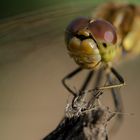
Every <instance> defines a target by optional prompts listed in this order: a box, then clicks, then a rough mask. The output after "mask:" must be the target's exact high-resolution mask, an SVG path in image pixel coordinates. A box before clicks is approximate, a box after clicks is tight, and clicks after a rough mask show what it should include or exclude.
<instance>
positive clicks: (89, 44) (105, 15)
mask: <svg viewBox="0 0 140 140" xmlns="http://www.w3.org/2000/svg"><path fill="white" fill-rule="evenodd" d="M139 32H140V11H139V9H138V7H136V6H135V5H133V4H115V3H112V2H111V3H108V4H104V5H102V6H100V7H99V8H97V10H96V12H95V13H94V17H92V18H89V17H78V18H76V19H74V20H73V21H72V22H71V23H70V24H69V25H68V26H67V28H66V30H65V42H66V46H67V51H68V54H69V55H70V57H71V58H73V59H74V61H75V62H76V63H77V64H78V65H79V67H78V68H76V69H75V70H74V71H72V72H70V73H69V74H67V75H66V76H65V77H64V78H63V79H62V83H63V85H64V87H65V88H66V89H67V90H68V91H69V92H70V93H71V94H72V95H73V96H77V93H76V92H75V91H74V90H73V89H72V88H71V87H70V86H69V85H68V81H69V80H70V79H72V78H73V77H75V76H76V75H77V74H79V73H80V72H81V71H82V70H84V69H88V70H89V72H88V74H87V77H86V79H84V81H83V85H82V86H81V88H80V93H82V91H83V92H84V91H85V90H86V89H87V87H88V85H89V84H90V81H91V79H92V78H93V77H94V76H95V73H97V74H96V76H97V79H96V84H95V85H94V86H93V90H95V89H98V90H105V89H109V90H110V91H111V94H112V97H113V102H114V106H115V111H116V112H123V105H122V100H121V95H120V90H118V88H119V87H122V86H124V85H125V80H124V78H123V77H122V76H121V75H120V74H119V73H118V72H117V70H116V69H115V68H114V67H113V64H114V63H116V62H119V61H121V60H122V59H127V58H129V57H130V56H131V57H132V56H133V57H134V55H135V56H138V54H139V53H140V44H139V43H140V42H139ZM103 75H105V76H106V82H105V84H104V85H103V86H102V85H100V83H101V81H102V79H103V78H102V77H103ZM88 91H92V90H88ZM122 116H123V115H118V119H119V120H120V121H121V120H123V117H122Z"/></svg>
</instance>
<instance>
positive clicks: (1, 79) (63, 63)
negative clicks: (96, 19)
mask: <svg viewBox="0 0 140 140" xmlns="http://www.w3.org/2000/svg"><path fill="white" fill-rule="evenodd" d="M114 1H115V0H114ZM130 1H131V2H133V3H139V0H130ZM106 2H108V1H106V0H86V1H85V0H77V1H74V0H71V1H68V0H50V1H49V0H30V1H27V0H20V1H19V0H5V1H3V2H1V4H0V19H1V20H0V140H40V139H41V138H43V137H44V136H45V135H46V134H48V133H49V132H50V131H52V130H53V129H54V128H55V127H56V126H57V124H58V122H59V121H60V120H61V119H62V117H63V115H64V108H65V106H66V102H67V99H68V95H69V94H68V92H67V91H66V90H65V88H64V87H63V86H62V84H61V79H62V78H63V77H64V76H65V75H66V74H67V73H69V72H70V71H72V70H73V69H75V68H76V67H77V65H76V64H75V63H74V62H73V60H72V59H70V57H69V56H68V54H67V51H66V47H65V43H64V31H65V28H66V26H67V24H68V23H69V22H70V21H71V20H72V19H73V18H75V17H77V16H81V15H84V16H91V15H92V14H93V13H94V10H95V8H96V7H97V6H100V4H103V3H106ZM115 2H116V1H115ZM121 2H122V1H121ZM123 2H124V1H123ZM125 2H126V1H125ZM137 6H138V4H137ZM115 67H116V68H117V70H118V71H119V72H120V73H121V74H122V75H123V77H124V79H125V81H126V83H127V85H126V86H125V87H123V88H122V89H121V91H122V97H123V104H124V108H125V112H126V113H128V114H129V113H134V114H135V115H134V116H131V115H124V118H125V119H124V123H123V124H122V126H121V129H120V131H119V132H118V133H117V134H116V135H114V136H113V137H112V139H113V140H118V139H119V140H126V139H127V140H131V139H135V140H138V139H139V138H140V133H139V130H140V121H139V118H140V109H139V106H140V103H139V99H140V94H139V91H140V86H139V83H140V75H139V71H140V57H138V58H137V59H134V60H130V61H128V62H124V63H122V64H121V65H119V66H118V65H115ZM86 72H87V71H84V73H83V74H82V76H81V75H80V76H79V77H78V78H77V79H76V82H77V83H79V81H82V80H83V78H84V77H85V75H86ZM103 99H104V100H105V103H104V104H105V105H108V104H109V105H110V104H112V98H111V95H108V94H104V95H103Z"/></svg>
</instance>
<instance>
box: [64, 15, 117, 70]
mask: <svg viewBox="0 0 140 140" xmlns="http://www.w3.org/2000/svg"><path fill="white" fill-rule="evenodd" d="M65 40H66V44H67V49H68V51H69V54H70V56H71V57H73V59H74V60H75V61H76V63H77V64H79V65H80V66H81V67H83V68H89V69H90V68H91V69H95V68H97V67H98V66H99V65H100V64H101V63H102V62H105V63H108V62H109V61H112V59H113V58H114V56H115V50H116V42H117V35H116V32H115V28H114V27H113V26H112V25H111V24H110V23H109V22H107V21H105V20H102V19H97V20H93V19H89V18H84V17H80V18H77V19H75V20H74V21H72V22H71V23H70V24H69V25H68V27H67V29H66V33H65Z"/></svg>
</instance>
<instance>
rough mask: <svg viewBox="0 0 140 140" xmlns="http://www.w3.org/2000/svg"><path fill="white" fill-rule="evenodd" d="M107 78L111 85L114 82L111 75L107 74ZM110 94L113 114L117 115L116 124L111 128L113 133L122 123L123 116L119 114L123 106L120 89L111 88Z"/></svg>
mask: <svg viewBox="0 0 140 140" xmlns="http://www.w3.org/2000/svg"><path fill="white" fill-rule="evenodd" d="M107 77H108V81H109V83H110V84H113V83H114V81H113V79H112V77H111V74H108V75H107ZM111 93H112V97H113V102H114V106H115V112H116V113H117V112H118V113H119V114H118V115H117V119H116V122H117V123H116V124H115V125H114V127H113V128H115V131H117V129H118V127H119V126H120V125H121V123H122V121H123V115H122V114H121V113H122V112H123V104H122V99H121V94H120V89H117V88H111Z"/></svg>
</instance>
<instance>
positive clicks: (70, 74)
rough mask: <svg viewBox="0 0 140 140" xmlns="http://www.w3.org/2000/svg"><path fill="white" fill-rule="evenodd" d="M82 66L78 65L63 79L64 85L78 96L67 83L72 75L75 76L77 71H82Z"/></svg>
mask: <svg viewBox="0 0 140 140" xmlns="http://www.w3.org/2000/svg"><path fill="white" fill-rule="evenodd" d="M81 71H82V68H81V67H78V68H76V69H75V70H74V71H72V72H71V73H69V74H68V75H66V76H65V77H64V78H63V79H62V84H63V86H64V87H65V88H66V89H67V90H68V91H69V92H70V93H71V94H72V95H73V96H75V97H76V96H77V94H76V93H75V92H74V91H73V90H72V89H71V88H70V87H69V86H68V84H67V80H69V79H71V78H72V77H74V76H75V75H76V74H77V73H79V72H81Z"/></svg>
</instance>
